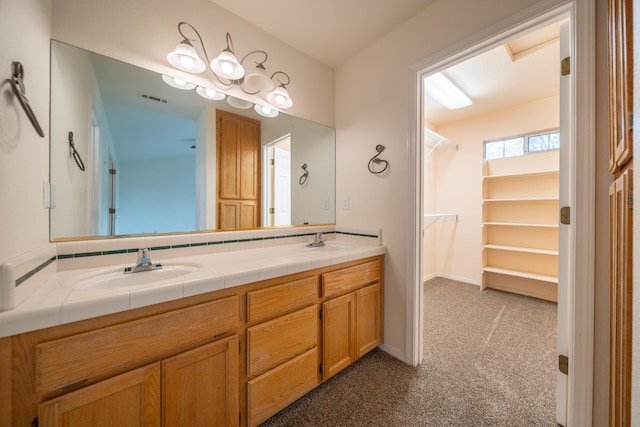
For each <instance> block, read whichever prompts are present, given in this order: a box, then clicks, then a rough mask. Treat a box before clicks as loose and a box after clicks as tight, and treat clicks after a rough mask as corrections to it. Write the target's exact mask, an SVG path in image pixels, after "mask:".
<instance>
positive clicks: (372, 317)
mask: <svg viewBox="0 0 640 427" xmlns="http://www.w3.org/2000/svg"><path fill="white" fill-rule="evenodd" d="M380 320H381V319H380V285H379V284H375V285H370V286H367V287H365V288H362V289H358V290H357V291H356V328H357V329H356V330H357V332H356V349H357V353H356V356H357V357H360V356H362V355H364V354H365V353H367V352H369V351H371V350H373V349H374V348H376V347H377V346H378V344H380V337H381V328H380V326H381V325H380Z"/></svg>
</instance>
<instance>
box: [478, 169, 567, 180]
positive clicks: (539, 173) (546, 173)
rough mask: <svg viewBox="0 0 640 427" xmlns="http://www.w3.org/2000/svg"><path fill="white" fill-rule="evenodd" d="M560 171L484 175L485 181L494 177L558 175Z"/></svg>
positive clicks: (514, 177)
mask: <svg viewBox="0 0 640 427" xmlns="http://www.w3.org/2000/svg"><path fill="white" fill-rule="evenodd" d="M558 175H560V172H558V171H543V172H524V173H510V174H500V175H485V176H483V177H482V179H483V180H484V181H489V180H493V179H530V178H537V177H544V176H558Z"/></svg>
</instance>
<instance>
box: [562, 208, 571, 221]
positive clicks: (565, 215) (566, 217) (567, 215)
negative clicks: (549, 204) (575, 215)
mask: <svg viewBox="0 0 640 427" xmlns="http://www.w3.org/2000/svg"><path fill="white" fill-rule="evenodd" d="M560 224H565V225H568V224H571V207H569V206H563V207H561V208H560Z"/></svg>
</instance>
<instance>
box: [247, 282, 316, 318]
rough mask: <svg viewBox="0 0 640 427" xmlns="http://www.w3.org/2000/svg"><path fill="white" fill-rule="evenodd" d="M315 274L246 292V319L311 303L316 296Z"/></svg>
mask: <svg viewBox="0 0 640 427" xmlns="http://www.w3.org/2000/svg"><path fill="white" fill-rule="evenodd" d="M317 283H318V282H317V279H316V276H310V277H305V278H304V279H300V280H296V281H294V282H287V283H283V284H281V285H276V286H272V287H269V288H266V289H260V290H257V291H251V292H247V320H248V322H250V323H251V322H256V321H260V320H263V319H266V318H269V317H273V316H277V315H279V314H282V313H286V312H288V311H291V310H295V309H297V308H300V307H305V306H307V305H309V304H313V303H314V302H315V301H316V299H317V298H318V286H317Z"/></svg>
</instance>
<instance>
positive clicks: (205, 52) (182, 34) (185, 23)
mask: <svg viewBox="0 0 640 427" xmlns="http://www.w3.org/2000/svg"><path fill="white" fill-rule="evenodd" d="M183 25H188V26H189V28H191V29H192V30H193V32H194V33H196V35H197V36H198V40H197V41H199V42H200V46H201V47H202V52H203V53H204V57H205V58H207V63H209V62H211V61H210V60H209V55H208V54H207V49H206V48H205V47H204V42H203V41H202V36H200V33H199V32H198V30H196V28H195V27H194V26H193V25H191V24H189V23H188V22H185V21H182V22H180V23H179V24H178V32H179V33H180V35H181V36H182V37H183V38H184V40H183V41H182V42H183V43H184V42H187V43H188V44H190V45H191V46H193V45H192V44H191V42H195V41H196V40H195V39H190V38H189V37H187V36H186V35H185V34H184V33H183V32H182V28H181V27H182V26H183ZM227 35H229V33H227Z"/></svg>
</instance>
